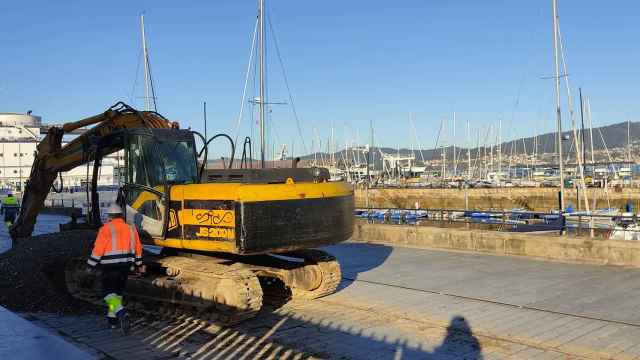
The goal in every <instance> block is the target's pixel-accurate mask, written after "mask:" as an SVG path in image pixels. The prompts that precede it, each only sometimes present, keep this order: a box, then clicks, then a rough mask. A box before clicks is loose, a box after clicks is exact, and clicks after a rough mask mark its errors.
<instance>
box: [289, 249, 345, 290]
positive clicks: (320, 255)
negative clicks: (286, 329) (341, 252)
mask: <svg viewBox="0 0 640 360" xmlns="http://www.w3.org/2000/svg"><path fill="white" fill-rule="evenodd" d="M291 255H293V256H300V257H301V258H303V259H304V261H305V263H307V264H309V265H311V266H312V267H308V268H309V269H310V271H318V272H319V273H320V285H319V286H318V287H317V288H315V289H312V290H304V289H300V288H296V287H292V288H291V294H292V297H293V299H304V300H313V299H317V298H321V297H323V296H327V295H331V294H333V293H334V292H336V290H337V289H338V286H339V285H340V281H341V280H342V271H341V270H340V263H338V260H337V259H336V258H335V257H334V256H333V255H331V254H329V253H327V252H324V251H322V250H316V249H309V250H301V251H297V252H295V253H292V254H291ZM314 268H315V269H314Z"/></svg>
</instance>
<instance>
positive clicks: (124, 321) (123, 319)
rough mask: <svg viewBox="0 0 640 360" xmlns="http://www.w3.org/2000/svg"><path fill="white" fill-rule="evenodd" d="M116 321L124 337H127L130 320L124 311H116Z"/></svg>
mask: <svg viewBox="0 0 640 360" xmlns="http://www.w3.org/2000/svg"><path fill="white" fill-rule="evenodd" d="M116 315H117V316H118V320H119V322H120V329H121V330H122V333H123V334H124V335H129V331H130V330H131V318H129V314H128V313H127V311H126V310H124V309H123V310H120V311H118V314H116Z"/></svg>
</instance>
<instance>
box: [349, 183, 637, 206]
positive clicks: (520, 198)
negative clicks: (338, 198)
mask: <svg viewBox="0 0 640 360" xmlns="http://www.w3.org/2000/svg"><path fill="white" fill-rule="evenodd" d="M465 192H466V201H465ZM368 193H369V195H368V197H369V206H370V207H374V208H410V209H413V208H414V207H415V204H416V202H417V203H419V205H420V207H421V208H430V209H465V206H466V205H468V208H469V209H512V208H525V209H528V210H531V211H549V210H550V209H554V208H556V209H557V208H558V189H557V188H491V189H467V190H464V189H411V188H389V189H369V191H368ZM587 193H588V195H587V196H588V198H589V202H590V204H591V205H593V199H594V198H595V199H596V206H595V208H605V207H609V206H612V207H617V208H620V209H624V206H625V205H626V204H627V202H629V201H630V202H631V203H632V204H633V206H634V207H635V208H636V209H638V207H639V206H638V205H640V189H638V188H622V189H607V192H605V191H604V189H599V188H598V189H596V188H589V189H587ZM366 197H367V196H366V191H365V190H364V189H362V188H357V189H356V190H355V200H356V207H366ZM576 197H577V194H576V190H575V189H567V192H566V201H567V203H572V204H573V207H574V208H577V206H576V202H577V199H576ZM580 197H581V198H582V195H581V196H580ZM607 199H608V201H607ZM582 201H583V200H581V202H582ZM581 208H584V204H581Z"/></svg>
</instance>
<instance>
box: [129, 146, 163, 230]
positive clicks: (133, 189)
mask: <svg viewBox="0 0 640 360" xmlns="http://www.w3.org/2000/svg"><path fill="white" fill-rule="evenodd" d="M161 154H162V153H161V152H159V149H158V146H157V141H156V139H155V138H154V137H153V136H152V135H150V134H130V135H129V136H128V141H127V147H126V159H127V184H126V191H125V203H126V209H125V213H126V217H127V222H128V223H130V224H131V223H132V224H135V225H136V227H137V228H138V229H139V230H140V232H141V234H142V235H147V236H150V237H154V238H159V237H163V235H164V228H165V226H164V223H165V217H166V215H165V213H166V211H165V210H166V201H165V200H166V196H165V193H166V181H165V171H164V165H163V159H162V156H161Z"/></svg>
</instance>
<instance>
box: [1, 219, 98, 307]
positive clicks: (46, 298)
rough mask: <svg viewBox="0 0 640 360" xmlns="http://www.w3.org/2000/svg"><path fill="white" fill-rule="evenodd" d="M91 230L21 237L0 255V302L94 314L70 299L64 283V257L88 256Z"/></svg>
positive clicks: (9, 304) (18, 305) (93, 234)
mask: <svg viewBox="0 0 640 360" xmlns="http://www.w3.org/2000/svg"><path fill="white" fill-rule="evenodd" d="M95 238H96V232H95V231H89V230H77V231H68V232H63V233H55V234H46V235H40V236H34V237H31V238H27V239H23V240H21V241H19V242H17V243H14V244H13V248H12V249H11V250H9V251H8V252H6V253H4V254H0V305H2V306H4V307H6V308H8V309H10V310H13V311H21V312H38V311H42V312H53V313H65V314H83V313H95V312H96V311H100V310H99V309H97V308H96V307H95V306H94V305H91V304H88V303H85V302H83V301H80V300H77V299H74V298H72V297H71V296H70V295H69V294H68V293H67V291H66V287H65V284H64V266H65V262H66V261H67V260H68V259H71V258H74V257H84V258H86V257H88V256H89V254H90V253H91V248H92V247H93V243H94V241H95Z"/></svg>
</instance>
